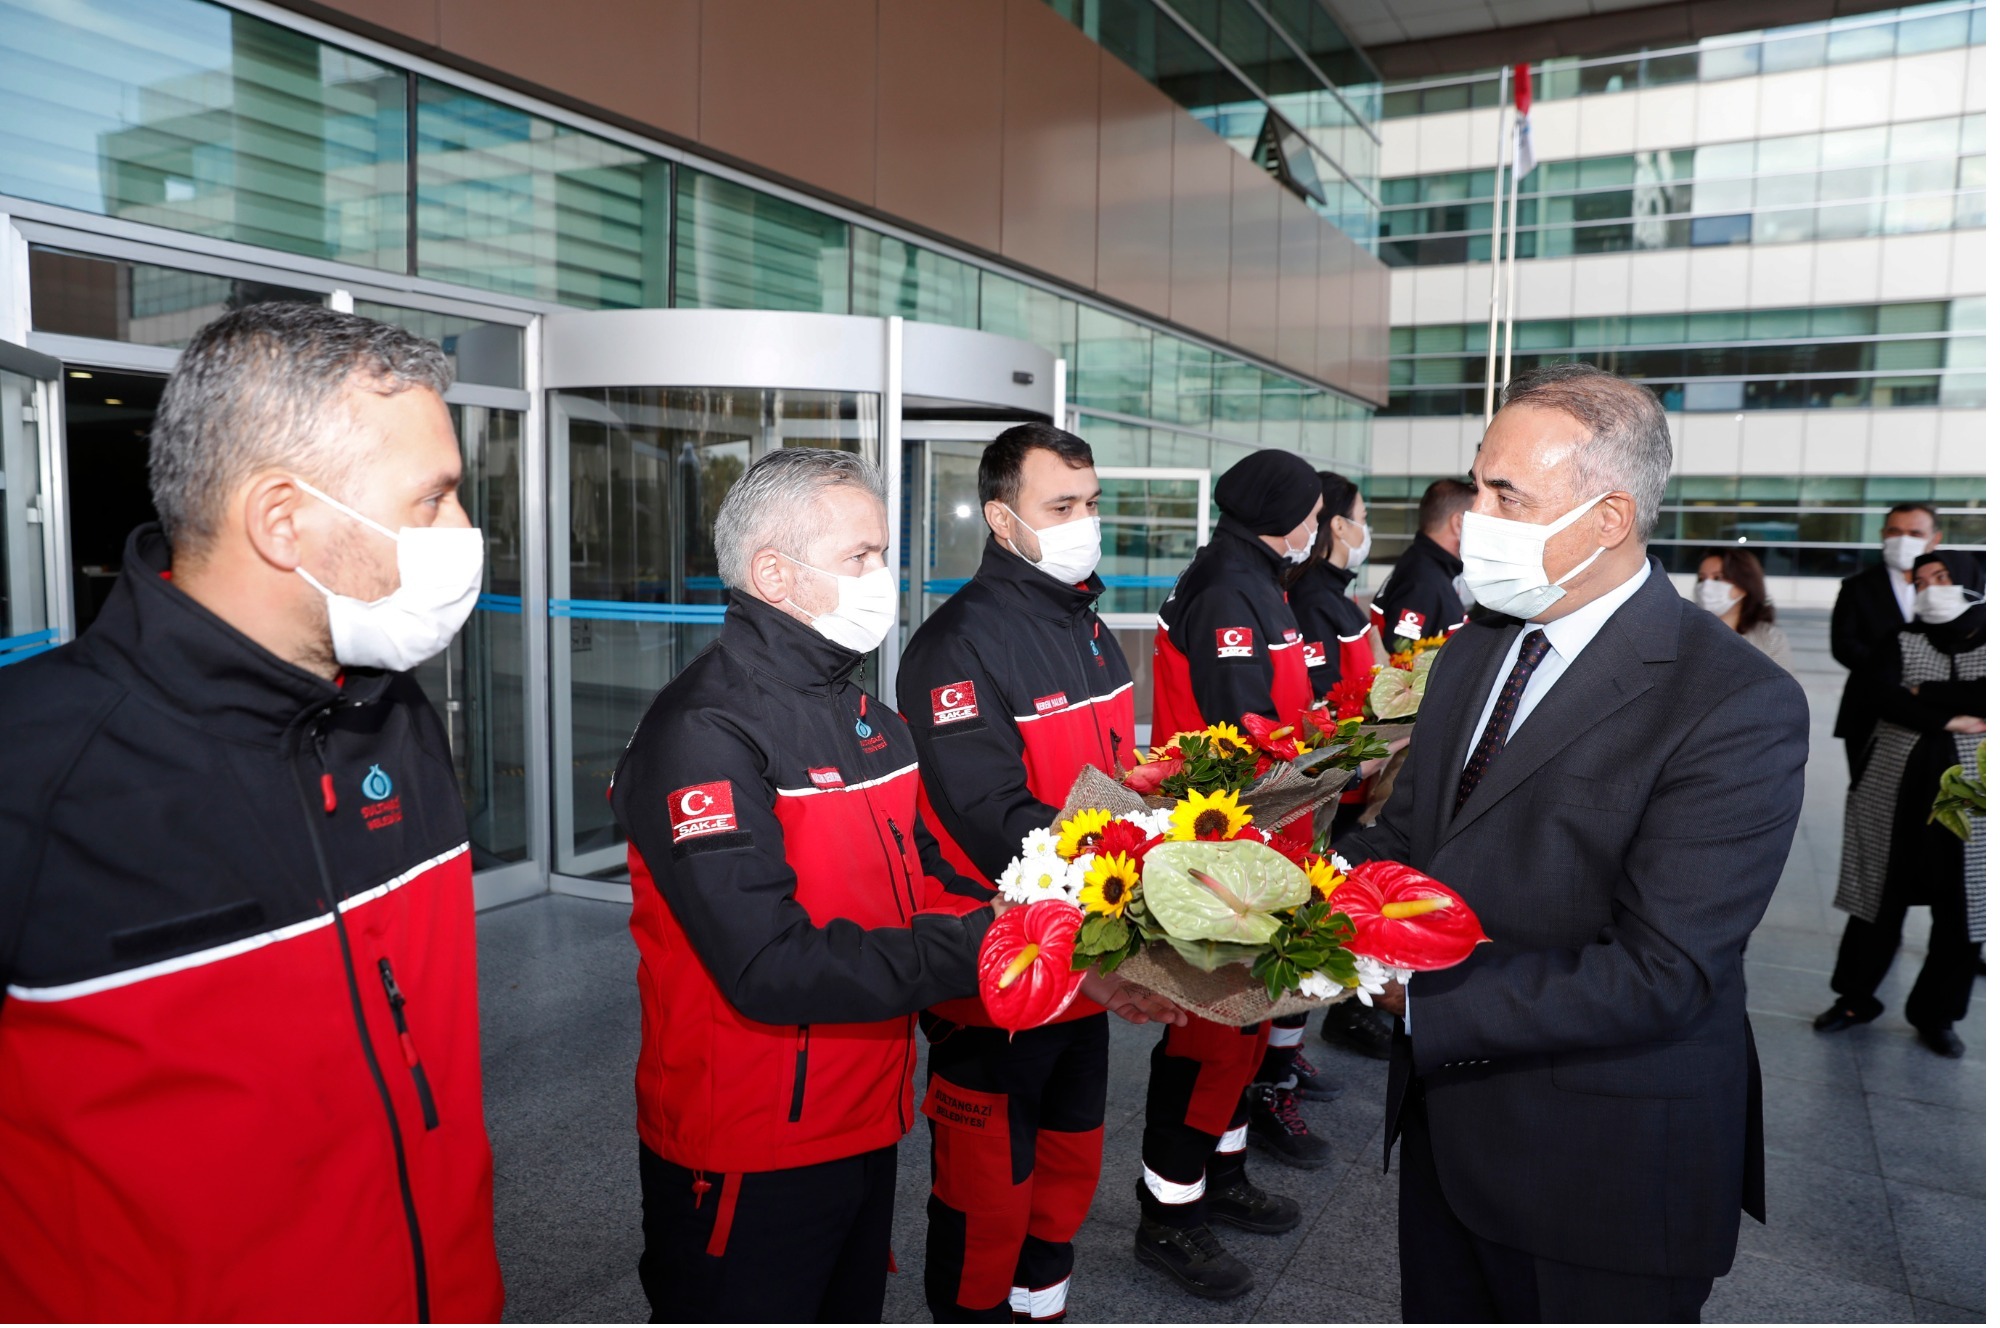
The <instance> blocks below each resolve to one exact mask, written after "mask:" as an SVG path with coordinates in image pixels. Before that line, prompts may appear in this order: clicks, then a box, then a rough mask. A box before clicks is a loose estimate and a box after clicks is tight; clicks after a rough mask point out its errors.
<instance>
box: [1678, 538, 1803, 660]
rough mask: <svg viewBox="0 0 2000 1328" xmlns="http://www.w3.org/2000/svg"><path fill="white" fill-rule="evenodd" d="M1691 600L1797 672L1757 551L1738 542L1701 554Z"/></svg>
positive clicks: (1790, 645) (1746, 639)
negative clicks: (1765, 581)
mask: <svg viewBox="0 0 2000 1328" xmlns="http://www.w3.org/2000/svg"><path fill="white" fill-rule="evenodd" d="M1694 602H1695V603H1696V604H1698V605H1700V606H1701V607H1702V608H1704V609H1707V610H1708V611H1709V612H1710V613H1712V614H1714V615H1716V616H1717V617H1718V618H1721V619H1722V625H1723V626H1724V627H1728V628H1731V629H1733V630H1734V631H1735V632H1736V634H1737V635H1738V636H1740V637H1742V638H1743V639H1744V640H1745V641H1748V642H1749V643H1750V644H1751V645H1753V646H1755V647H1757V648H1758V649H1759V650H1761V651H1763V652H1764V653H1765V654H1766V655H1769V656H1770V657H1771V659H1772V661H1773V662H1774V663H1776V664H1778V665H1780V666H1782V667H1783V668H1784V670H1785V672H1787V673H1796V672H1797V670H1796V669H1794V668H1793V667H1792V643H1791V641H1789V640H1788V639H1786V636H1785V634H1784V632H1783V631H1782V630H1781V629H1780V628H1779V627H1778V622H1777V618H1778V610H1777V608H1776V607H1775V606H1774V605H1773V604H1772V603H1771V599H1770V596H1769V595H1767V594H1766V593H1765V591H1764V565H1763V564H1762V563H1760V562H1758V561H1757V555H1756V554H1754V553H1752V552H1750V550H1748V549H1746V548H1743V547H1742V546H1740V545H1729V546H1726V547H1724V548H1720V549H1710V550H1709V551H1708V552H1707V553H1705V554H1703V555H1702V557H1701V564H1700V566H1698V567H1697V568H1696V569H1695V582H1694Z"/></svg>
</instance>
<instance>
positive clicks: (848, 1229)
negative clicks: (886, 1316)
mask: <svg viewBox="0 0 2000 1328" xmlns="http://www.w3.org/2000/svg"><path fill="white" fill-rule="evenodd" d="M888 545H889V528H888V523H887V520H886V517H885V514H884V511H883V504H882V482H881V478H880V476H879V475H878V474H877V473H876V470H875V468H874V467H873V466H872V465H871V464H869V463H868V462H866V461H864V460H862V459H861V458H860V457H858V456H855V455H853V454H852V453H848V452H835V451H822V450H819V449H815V448H785V449H781V450H778V451H773V452H768V453H766V454H765V455H763V456H761V457H759V458H758V459H757V461H756V462H755V463H754V464H753V465H752V466H751V467H750V468H749V469H748V470H747V471H746V472H744V475H743V477H742V478H741V479H739V480H738V481H737V482H736V484H735V485H734V487H732V488H731V489H730V491H729V494H728V496H727V497H725V498H724V499H723V502H722V508H721V510H720V511H719V512H718V513H717V515H716V520H715V548H716V559H717V563H718V566H719V569H720V571H721V573H722V579H723V581H724V583H725V584H727V585H728V586H729V608H728V612H727V615H726V617H725V618H724V620H723V625H722V632H721V636H720V637H719V639H718V640H717V641H716V642H715V643H714V644H713V645H711V646H709V647H708V648H707V649H706V650H704V651H702V652H701V654H699V655H697V656H696V657H695V659H694V660H693V661H692V662H691V663H690V664H689V665H688V666H687V668H685V669H684V670H682V671H681V673H680V675H679V676H678V677H676V678H675V679H674V680H673V681H672V682H670V683H668V684H667V686H666V687H665V688H664V689H663V690H662V691H661V692H660V694H659V696H658V697H656V698H655V699H654V701H653V704H652V706H651V708H650V709H648V710H647V712H646V716H645V718H644V719H643V720H641V721H640V724H639V727H638V730H637V731H636V732H635V733H634V734H633V735H632V741H631V743H630V744H629V745H628V746H627V748H626V750H625V755H624V757H623V758H622V759H621V760H620V761H619V764H618V773H617V777H616V779H615V781H614V782H613V784H612V790H611V805H612V810H613V811H614V812H615V813H616V815H617V817H618V824H619V825H620V826H621V827H622V828H623V829H624V831H625V834H626V836H627V839H628V841H629V844H630V849H629V852H628V858H629V861H630V864H631V869H632V934H633V937H634V938H635V939H636V940H637V942H638V946H639V957H640V974H639V995H640V1013H641V1024H640V1027H641V1046H640V1054H639V1069H638V1096H639V1138H640V1160H639V1179H640V1186H641V1190H642V1192H643V1194H644V1198H645V1219H644V1220H645V1238H646V1245H645V1252H644V1254H643V1255H642V1257H641V1259H640V1263H639V1278H640V1281H641V1283H643V1285H644V1287H645V1290H646V1295H647V1297H648V1299H650V1300H651V1302H652V1306H653V1313H654V1315H655V1316H656V1317H657V1318H660V1319H670V1320H686V1321H690V1322H723V1321H768V1322H779V1323H785V1322H811V1321H820V1322H838V1323H860V1322H867V1323H872V1322H875V1321H876V1320H878V1319H880V1318H881V1314H882V1296H883V1290H884V1285H885V1279H886V1277H887V1273H888V1268H889V1257H890V1256H889V1226H890V1220H891V1216H892V1212H893V1208H894V1201H895V1180H896V1141H897V1140H899V1139H901V1138H902V1137H903V1135H904V1134H905V1133H906V1132H907V1131H908V1130H909V1128H910V1126H911V1124H912V1123H913V1121H914V1120H915V1104H914V1102H913V1101H912V1097H911V1091H910V1088H911V1083H910V1077H911V1070H912V1068H913V1066H914V1064H915V1061H916V1050H915V1046H914V1044H913V1042H912V1040H911V1025H912V1023H913V1022H914V1016H915V1014H916V1012H917V1011H919V1010H922V1009H924V1008H925V1007H927V1006H931V1005H935V1004H937V1003H939V1002H941V1001H947V1000H952V999H955V998H959V997H966V996H971V995H973V993H974V991H975V990H976V985H975V963H976V961H977V958H978V953H979V944H980V941H981V940H982V939H983V938H984V937H985V934H986V929H987V927H988V925H989V924H990V923H991V922H992V920H993V918H994V916H995V913H996V911H997V910H998V909H999V908H1002V907H1004V902H1003V901H995V902H994V904H993V905H992V906H991V907H987V906H986V901H987V900H988V899H989V898H991V895H992V892H991V891H990V890H988V889H987V888H986V887H985V886H983V885H981V884H979V883H978V882H976V881H972V880H968V879H965V878H963V877H961V876H960V875H959V874H958V872H956V871H955V870H953V868H952V867H951V865H950V864H949V863H947V862H946V861H945V859H944V857H943V855H942V854H940V853H939V851H938V847H937V843H936V841H935V840H933V839H932V837H931V834H930V831H929V830H928V829H926V827H925V824H924V818H923V816H922V814H921V812H920V811H919V809H918V804H917V798H918V776H917V752H916V747H915V746H914V744H913V743H912V742H911V739H910V733H909V728H908V726H907V725H906V724H904V722H903V720H902V718H901V717H900V716H898V715H897V714H896V712H895V709H894V708H893V707H891V706H888V705H885V704H883V703H882V702H880V701H878V700H876V699H875V698H874V697H871V696H870V695H869V694H868V693H867V692H866V691H864V690H863V689H862V688H861V687H860V686H858V685H857V684H856V683H855V681H854V673H855V671H856V670H857V669H859V668H860V667H861V664H862V662H863V660H864V659H865V657H866V656H867V655H868V654H869V653H871V652H872V651H874V650H875V649H876V648H877V647H878V646H880V645H881V643H882V641H883V640H884V639H885V638H886V637H887V636H888V634H889V632H890V630H891V629H892V628H893V627H894V625H895V617H896V613H895V606H896V583H895V577H894V573H893V572H891V571H890V570H889V568H888V566H887V565H886V563H885V562H884V555H885V554H886V552H887V550H888Z"/></svg>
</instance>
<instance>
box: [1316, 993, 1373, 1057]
mask: <svg viewBox="0 0 2000 1328" xmlns="http://www.w3.org/2000/svg"><path fill="white" fill-rule="evenodd" d="M1390 1032H1391V1028H1390V1024H1389V1018H1388V1016H1387V1015H1385V1014H1383V1013H1382V1012H1381V1011H1380V1010H1377V1009H1374V1008H1372V1007H1370V1006H1366V1005H1363V1004H1362V1003H1361V1002H1360V1001H1354V1000H1347V1001H1342V1002H1341V1003H1340V1004H1338V1005H1334V1006H1329V1007H1328V1008H1327V1012H1326V1022H1324V1023H1322V1024H1321V1025H1320V1026H1319V1036H1320V1040H1321V1041H1322V1042H1329V1043H1332V1044H1333V1045H1334V1046H1336V1047H1339V1048H1341V1049H1342V1050H1343V1051H1351V1052H1353V1053H1354V1054H1355V1055H1357V1056H1366V1057H1368V1058H1370V1059H1371V1060H1378V1061H1386V1060H1388V1059H1389V1035H1390Z"/></svg>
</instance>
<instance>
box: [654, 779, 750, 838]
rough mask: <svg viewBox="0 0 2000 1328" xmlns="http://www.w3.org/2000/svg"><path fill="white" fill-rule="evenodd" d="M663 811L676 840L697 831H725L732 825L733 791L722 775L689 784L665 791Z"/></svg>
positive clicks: (716, 832) (718, 833) (734, 809)
mask: <svg viewBox="0 0 2000 1328" xmlns="http://www.w3.org/2000/svg"><path fill="white" fill-rule="evenodd" d="M667 813H668V815H669V816H670V817H671V818H672V820H673V827H674V842H675V843H676V844H679V843H681V842H683V841H685V840H689V839H693V838H695V837H697V836H699V835H720V834H726V833H727V832H729V831H731V830H734V829H735V828H736V793H735V791H734V790H733V789H731V788H730V786H729V781H728V780H726V779H718V780H716V781H715V782H714V783H713V784H690V785H689V786H688V787H686V788H684V789H675V790H674V791H673V792H672V793H669V794H668V795H667Z"/></svg>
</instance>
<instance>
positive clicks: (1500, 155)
mask: <svg viewBox="0 0 2000 1328" xmlns="http://www.w3.org/2000/svg"><path fill="white" fill-rule="evenodd" d="M1513 109H1514V108H1513V103H1512V102H1510V101H1509V100H1508V99H1507V69H1506V67H1505V66H1502V67H1501V70H1500V106H1499V111H1500V142H1499V145H1498V146H1497V147H1496V148H1494V150H1493V243H1492V246H1491V247H1490V248H1489V249H1488V251H1487V255H1488V257H1490V258H1491V259H1492V260H1493V284H1492V289H1491V290H1490V291H1489V292H1488V293H1487V297H1486V423H1488V424H1491V423H1492V422H1493V357H1494V354H1495V353H1496V352H1497V351H1498V350H1499V346H1500V340H1499V339H1500V181H1501V177H1503V176H1504V175H1505V174H1506V172H1507V113H1508V112H1509V111H1511V110H1513Z"/></svg>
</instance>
